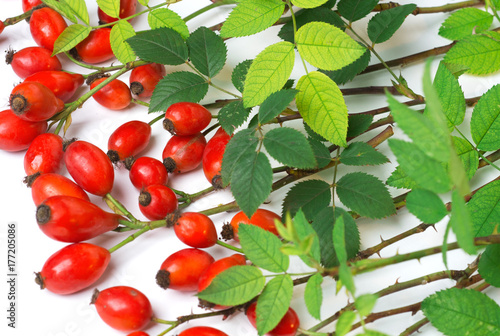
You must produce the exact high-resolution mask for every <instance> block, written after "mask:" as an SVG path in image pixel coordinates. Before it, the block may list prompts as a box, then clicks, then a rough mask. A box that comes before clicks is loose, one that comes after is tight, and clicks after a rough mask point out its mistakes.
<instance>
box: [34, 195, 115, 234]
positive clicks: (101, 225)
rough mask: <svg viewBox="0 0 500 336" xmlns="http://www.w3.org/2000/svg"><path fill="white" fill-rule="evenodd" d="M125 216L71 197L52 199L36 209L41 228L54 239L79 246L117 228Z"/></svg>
mask: <svg viewBox="0 0 500 336" xmlns="http://www.w3.org/2000/svg"><path fill="white" fill-rule="evenodd" d="M121 218H122V217H121V216H119V215H117V214H114V213H110V212H106V211H104V210H102V209H101V208H99V207H98V206H97V205H95V204H93V203H90V202H88V201H85V200H83V199H80V198H77V197H72V196H64V195H63V196H52V197H50V198H47V199H46V200H45V201H43V202H42V204H40V205H39V206H38V207H37V209H36V220H37V223H38V226H39V227H40V229H41V230H42V231H43V233H45V234H46V235H47V236H49V237H50V238H52V239H55V240H58V241H62V242H69V243H77V242H80V241H83V240H87V239H90V238H94V237H97V236H99V235H100V234H102V233H105V232H108V231H111V230H113V229H116V227H117V226H118V221H119V220H120V219H121Z"/></svg>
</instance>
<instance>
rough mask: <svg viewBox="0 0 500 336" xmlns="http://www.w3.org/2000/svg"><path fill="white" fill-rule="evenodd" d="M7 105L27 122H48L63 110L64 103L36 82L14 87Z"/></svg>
mask: <svg viewBox="0 0 500 336" xmlns="http://www.w3.org/2000/svg"><path fill="white" fill-rule="evenodd" d="M9 105H10V109H11V110H12V112H14V113H15V114H16V115H17V116H18V117H19V118H21V119H24V120H27V121H43V120H48V119H50V118H52V117H53V116H54V115H55V114H57V113H59V112H61V111H62V110H63V109H64V102H63V101H62V100H61V99H59V98H57V97H56V96H55V95H54V93H53V92H52V91H50V89H49V88H48V87H46V86H45V85H43V84H40V83H37V82H23V83H21V84H18V85H16V86H15V87H14V89H12V92H11V93H10V97H9Z"/></svg>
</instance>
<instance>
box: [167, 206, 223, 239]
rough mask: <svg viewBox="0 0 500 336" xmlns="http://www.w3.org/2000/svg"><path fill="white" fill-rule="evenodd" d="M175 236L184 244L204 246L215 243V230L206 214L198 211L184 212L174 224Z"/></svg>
mask: <svg viewBox="0 0 500 336" xmlns="http://www.w3.org/2000/svg"><path fill="white" fill-rule="evenodd" d="M174 231H175V235H176V236H177V238H179V240H180V241H182V242H183V243H184V244H186V245H189V246H191V247H196V248H206V247H210V246H213V245H215V243H217V230H216V229H215V225H214V222H213V221H212V220H211V219H210V217H208V216H207V215H204V214H201V213H198V212H184V213H183V214H181V215H180V216H179V218H178V219H177V221H176V222H175V224H174Z"/></svg>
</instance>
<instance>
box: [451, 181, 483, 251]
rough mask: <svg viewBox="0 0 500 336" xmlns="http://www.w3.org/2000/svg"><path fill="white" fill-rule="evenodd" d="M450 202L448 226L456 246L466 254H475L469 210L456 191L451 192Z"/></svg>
mask: <svg viewBox="0 0 500 336" xmlns="http://www.w3.org/2000/svg"><path fill="white" fill-rule="evenodd" d="M451 202H452V205H451V217H450V224H451V229H452V230H453V232H454V233H455V236H456V237H457V242H458V245H459V246H460V247H461V248H462V249H463V250H464V251H465V252H467V253H468V254H475V253H476V251H477V249H476V246H475V245H474V227H473V223H472V219H471V215H470V212H469V208H468V207H467V205H466V204H465V201H464V199H463V197H462V196H460V194H459V193H458V191H457V190H453V192H452V194H451Z"/></svg>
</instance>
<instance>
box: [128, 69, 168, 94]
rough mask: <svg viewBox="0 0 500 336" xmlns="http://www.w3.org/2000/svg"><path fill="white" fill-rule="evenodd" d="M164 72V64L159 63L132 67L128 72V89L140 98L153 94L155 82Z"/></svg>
mask: <svg viewBox="0 0 500 336" xmlns="http://www.w3.org/2000/svg"><path fill="white" fill-rule="evenodd" d="M165 74H166V71H165V66H164V65H163V64H159V63H150V64H145V65H141V66H140V67H137V68H134V69H133V70H132V72H131V73H130V91H131V92H132V94H134V95H136V96H138V97H140V98H149V97H151V96H152V95H153V91H154V89H155V87H156V84H158V82H159V81H160V79H162V78H163V77H164V76H165Z"/></svg>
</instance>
